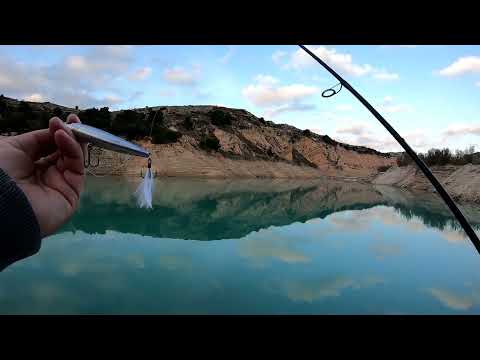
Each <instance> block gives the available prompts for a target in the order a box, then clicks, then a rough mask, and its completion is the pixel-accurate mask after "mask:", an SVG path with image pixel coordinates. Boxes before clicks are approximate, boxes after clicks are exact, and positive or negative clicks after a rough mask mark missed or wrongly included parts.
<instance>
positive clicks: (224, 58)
mask: <svg viewBox="0 0 480 360" xmlns="http://www.w3.org/2000/svg"><path fill="white" fill-rule="evenodd" d="M227 48H228V49H227V53H226V54H225V55H224V56H222V57H221V58H220V60H219V62H221V63H222V64H227V63H228V62H229V61H230V59H231V58H232V56H233V55H234V54H235V46H232V45H229V46H228V47H227Z"/></svg>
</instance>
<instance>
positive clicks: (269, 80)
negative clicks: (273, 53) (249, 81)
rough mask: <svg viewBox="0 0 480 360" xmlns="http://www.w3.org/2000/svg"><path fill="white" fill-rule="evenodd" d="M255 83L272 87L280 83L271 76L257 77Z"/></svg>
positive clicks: (260, 75)
mask: <svg viewBox="0 0 480 360" xmlns="http://www.w3.org/2000/svg"><path fill="white" fill-rule="evenodd" d="M255 81H256V82H257V83H259V84H262V85H266V86H272V85H275V84H276V83H278V79H277V78H274V77H273V76H270V75H263V74H259V75H257V76H255Z"/></svg>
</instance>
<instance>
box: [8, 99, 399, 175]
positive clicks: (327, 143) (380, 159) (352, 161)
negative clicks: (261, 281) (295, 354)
mask: <svg viewBox="0 0 480 360" xmlns="http://www.w3.org/2000/svg"><path fill="white" fill-rule="evenodd" d="M4 99H6V100H7V101H8V103H9V104H10V105H9V106H11V107H14V106H15V101H16V100H13V99H8V98H4ZM17 103H18V101H17ZM28 105H29V106H31V107H32V109H34V111H39V112H42V111H53V110H52V109H55V108H57V107H58V108H59V109H60V110H61V111H62V112H63V113H64V114H66V113H68V112H76V113H79V115H80V118H81V119H83V118H82V110H78V109H71V108H66V107H61V106H58V105H55V104H51V103H31V102H30V103H28ZM17 106H18V104H17ZM57 111H58V110H57ZM126 112H129V113H130V114H131V113H132V112H134V113H136V114H138V115H139V119H140V120H138V125H136V126H137V128H140V127H142V128H144V132H143V136H136V137H135V140H134V141H135V142H137V143H139V144H141V145H142V146H144V147H145V148H148V149H149V150H150V151H151V153H152V166H153V168H154V170H155V171H156V172H157V174H158V175H163V176H193V177H195V176H199V177H307V178H313V177H321V176H326V175H327V176H345V177H363V178H364V177H372V176H374V175H376V174H377V173H378V168H379V167H388V166H395V164H396V156H395V155H393V154H389V153H380V152H378V151H375V150H373V149H369V148H366V147H361V146H353V145H349V144H344V143H340V142H337V141H335V140H334V139H332V138H330V137H329V136H328V135H319V134H315V133H313V132H310V131H309V130H304V131H302V130H300V129H297V128H295V127H293V126H290V125H286V124H275V123H273V122H272V121H266V120H264V119H263V118H258V117H256V116H255V115H253V114H251V113H249V112H248V111H246V110H242V109H231V108H225V107H217V106H207V105H205V106H163V107H160V106H158V107H150V108H148V107H146V108H141V109H132V110H123V111H114V112H109V116H110V120H109V121H110V125H112V126H113V124H116V123H118V124H120V119H124V118H125V116H123V115H125V113H126ZM107 113H108V110H107ZM122 114H123V115H122ZM154 114H155V115H154ZM135 121H137V120H135ZM85 122H86V121H85ZM86 123H88V122H86ZM134 127H135V126H134ZM149 129H154V132H155V131H157V130H158V131H159V134H160V135H161V136H160V137H159V136H157V138H156V137H155V134H154V136H153V140H154V142H156V144H153V143H152V138H150V137H149V136H148V135H146V134H150V132H149V131H148V130H149ZM126 131H127V130H126ZM128 131H131V129H130V130H128ZM165 134H166V135H165ZM172 134H173V135H172ZM158 138H160V140H156V139H158ZM165 139H167V140H165ZM98 155H99V156H100V159H101V160H100V166H99V167H98V168H95V169H91V171H92V172H94V173H95V174H97V175H103V174H116V175H122V174H123V175H138V174H140V173H141V171H142V169H144V168H145V166H146V161H145V159H142V158H135V157H130V156H124V155H120V154H115V153H111V152H110V151H102V150H99V152H98Z"/></svg>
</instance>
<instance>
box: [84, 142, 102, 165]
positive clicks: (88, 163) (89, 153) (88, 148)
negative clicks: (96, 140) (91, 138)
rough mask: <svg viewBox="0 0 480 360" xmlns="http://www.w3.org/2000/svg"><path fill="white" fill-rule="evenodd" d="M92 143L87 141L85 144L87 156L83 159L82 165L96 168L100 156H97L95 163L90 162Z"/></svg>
mask: <svg viewBox="0 0 480 360" xmlns="http://www.w3.org/2000/svg"><path fill="white" fill-rule="evenodd" d="M92 148H93V145H92V144H90V143H88V145H87V158H86V159H84V161H83V165H84V166H85V168H89V167H93V168H96V167H97V166H98V165H99V164H100V157H97V163H96V164H95V165H94V164H92V162H91V152H92Z"/></svg>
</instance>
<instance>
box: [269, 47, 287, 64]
mask: <svg viewBox="0 0 480 360" xmlns="http://www.w3.org/2000/svg"><path fill="white" fill-rule="evenodd" d="M287 55H288V54H287V53H286V52H285V51H281V50H278V51H275V52H274V53H273V54H272V60H273V62H274V63H275V64H280V63H281V61H282V59H283V58H284V57H285V56H287Z"/></svg>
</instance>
